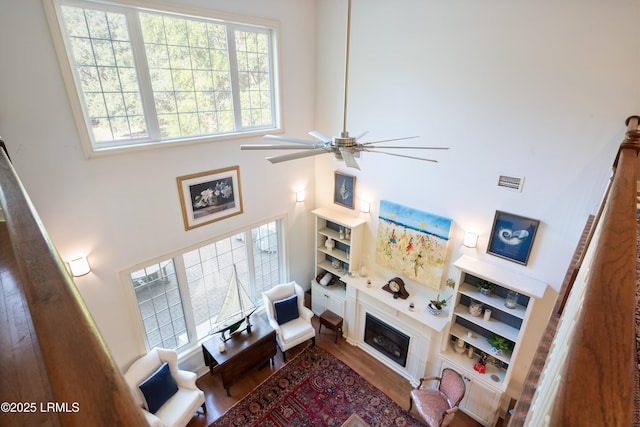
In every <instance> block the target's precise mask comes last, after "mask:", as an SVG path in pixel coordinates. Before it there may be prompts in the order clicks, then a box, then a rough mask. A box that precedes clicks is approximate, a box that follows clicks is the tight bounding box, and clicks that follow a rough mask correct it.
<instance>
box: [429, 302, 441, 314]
mask: <svg viewBox="0 0 640 427" xmlns="http://www.w3.org/2000/svg"><path fill="white" fill-rule="evenodd" d="M426 310H427V312H428V313H430V314H433V315H434V316H437V315H438V314H440V313H442V309H441V308H436V307H434V306H433V305H431V303H429V304H428V305H427V308H426Z"/></svg>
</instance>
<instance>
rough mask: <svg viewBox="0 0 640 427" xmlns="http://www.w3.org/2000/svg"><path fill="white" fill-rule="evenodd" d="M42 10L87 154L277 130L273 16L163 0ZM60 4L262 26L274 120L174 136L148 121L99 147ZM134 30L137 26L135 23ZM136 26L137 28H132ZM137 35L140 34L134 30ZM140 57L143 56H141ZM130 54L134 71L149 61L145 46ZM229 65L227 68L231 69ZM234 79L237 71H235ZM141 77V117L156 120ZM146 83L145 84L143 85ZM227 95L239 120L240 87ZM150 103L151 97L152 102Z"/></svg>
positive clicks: (51, 2) (52, 1) (49, 5)
mask: <svg viewBox="0 0 640 427" xmlns="http://www.w3.org/2000/svg"><path fill="white" fill-rule="evenodd" d="M43 4H44V9H45V15H46V18H47V21H48V23H49V29H50V32H51V36H52V41H53V44H54V50H55V52H56V56H57V58H58V63H59V65H60V70H61V74H62V78H63V80H64V84H65V89H66V92H67V97H68V99H69V103H70V106H71V111H72V114H73V117H74V122H75V124H76V128H77V131H78V135H79V138H80V142H81V145H82V148H83V151H84V154H85V156H86V157H87V158H93V157H101V156H104V155H112V154H122V153H128V152H135V151H140V150H146V149H154V148H161V147H165V146H176V145H189V144H198V143H206V142H215V141H227V140H234V139H239V138H248V137H254V136H261V135H265V134H268V133H278V132H281V131H282V130H283V129H282V93H281V73H280V24H279V22H277V21H272V20H268V19H262V18H256V17H249V16H243V15H236V14H230V13H224V12H219V11H216V10H212V9H206V8H201V7H195V6H185V5H175V4H166V3H162V2H158V1H153V2H151V3H149V2H146V1H145V2H142V1H138V0H116V1H101V0H43ZM64 5H68V6H76V7H96V6H97V7H98V8H100V9H101V10H105V11H110V12H116V13H122V14H125V15H127V18H128V19H130V18H131V16H132V15H135V14H136V13H137V12H151V13H154V12H157V13H167V14H174V15H178V16H180V15H181V16H184V17H185V18H193V19H197V20H214V21H219V22H221V23H223V24H225V25H226V26H228V30H227V31H234V30H235V29H243V28H244V29H250V28H251V27H254V28H257V29H259V30H260V31H261V32H263V31H265V30H266V31H267V32H269V33H270V46H271V52H270V55H269V59H270V71H271V74H272V79H271V84H272V87H271V89H272V94H271V96H272V111H271V114H272V118H273V125H272V126H265V127H255V128H248V129H245V130H243V129H240V130H235V131H232V132H228V133H219V134H208V135H195V136H180V137H176V138H165V139H157V140H155V139H152V138H154V137H155V136H154V135H153V134H152V133H153V131H152V129H151V125H149V126H148V129H147V132H148V134H149V135H148V136H147V137H146V138H144V139H135V138H132V139H128V140H126V141H117V140H116V141H111V142H109V143H107V144H98V145H102V146H96V144H95V143H94V141H93V138H92V136H91V132H90V126H91V125H90V120H91V119H90V117H89V116H88V111H87V109H86V108H85V105H84V101H83V96H82V95H81V94H82V88H81V87H80V80H79V79H78V78H77V77H78V76H77V69H76V67H74V66H73V65H72V64H73V63H74V60H73V59H72V53H71V52H70V51H69V50H68V46H70V45H69V43H65V37H66V35H65V34H64V33H63V31H62V26H63V25H64V19H63V17H62V13H61V7H62V6H64ZM135 27H137V28H138V29H139V25H137V24H136V25H135ZM136 31H137V30H136ZM139 36H140V37H141V34H140V35H139ZM135 37H136V36H135V35H134V34H130V38H131V39H132V43H133V39H134V38H135ZM141 57H142V58H141ZM134 58H135V61H136V73H137V74H138V75H140V71H139V70H138V67H140V68H143V69H148V63H147V62H146V54H145V53H144V49H142V53H140V51H139V49H138V52H136V51H134ZM140 59H143V60H144V63H141V64H139V63H138V61H139V60H140ZM233 72H234V71H233V70H230V73H233ZM236 78H237V76H236ZM145 80H146V79H140V78H139V86H140V93H141V98H142V104H143V106H144V116H145V119H146V120H148V122H149V123H153V122H157V115H153V116H152V117H149V108H148V105H147V104H148V103H149V98H148V95H149V94H148V93H147V94H146V95H145V93H144V92H145V91H148V90H149V89H151V88H150V85H151V82H150V80H146V81H145ZM143 86H146V87H143ZM232 97H233V99H234V106H233V110H234V122H235V123H238V121H239V120H240V118H239V117H236V112H237V110H239V108H240V107H239V105H237V102H236V101H237V99H238V97H239V92H238V91H237V88H232ZM151 102H153V101H151ZM151 110H153V111H155V108H152V109H151Z"/></svg>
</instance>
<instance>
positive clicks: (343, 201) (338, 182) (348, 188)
mask: <svg viewBox="0 0 640 427" xmlns="http://www.w3.org/2000/svg"><path fill="white" fill-rule="evenodd" d="M333 203H335V204H336V205H340V206H344V207H345V208H349V209H355V207H356V177H355V176H353V175H347V174H344V173H342V172H337V171H336V172H335V182H334V187H333Z"/></svg>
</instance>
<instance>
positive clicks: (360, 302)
mask: <svg viewBox="0 0 640 427" xmlns="http://www.w3.org/2000/svg"><path fill="white" fill-rule="evenodd" d="M342 281H344V282H345V283H346V285H347V289H346V304H347V307H346V313H345V315H346V319H345V320H346V322H347V325H349V326H348V328H347V342H349V343H350V344H352V345H355V346H358V347H360V348H362V349H363V350H364V351H366V352H367V353H369V354H371V355H372V356H373V357H375V358H376V359H378V360H380V361H381V362H382V363H384V364H385V365H387V366H388V367H389V368H391V369H393V370H394V371H396V372H398V373H399V374H400V375H402V376H404V377H405V378H407V379H408V380H409V381H410V382H411V383H412V384H413V385H414V386H415V385H417V384H418V383H419V380H420V378H421V377H423V376H425V375H426V374H427V373H429V372H431V371H432V368H433V367H432V365H433V363H434V362H435V360H436V358H437V354H438V350H439V346H440V341H441V333H442V331H443V330H444V329H445V327H446V326H447V323H448V319H449V316H448V312H447V311H446V309H445V310H443V312H442V313H440V315H438V316H434V315H432V314H430V313H428V312H426V310H425V309H426V306H427V305H428V304H429V301H430V300H431V299H433V296H432V295H430V294H429V293H428V292H425V290H421V289H415V287H414V286H411V285H408V286H407V287H406V289H407V291H408V292H409V297H408V298H407V299H401V298H397V299H394V298H393V295H392V294H391V293H389V292H387V291H385V290H383V289H382V287H383V286H384V285H385V284H386V283H387V281H388V280H386V279H383V278H382V277H375V276H372V277H367V278H364V277H343V278H342ZM368 281H370V283H368ZM410 303H413V304H414V308H413V310H411V309H410V308H409V304H410ZM366 313H371V314H372V315H374V316H375V317H377V318H380V319H381V320H383V321H384V322H386V323H388V324H389V325H391V326H393V327H394V328H396V329H398V330H400V331H402V332H403V333H405V334H407V335H409V337H410V345H409V354H408V358H407V363H406V365H405V366H404V367H403V366H400V365H399V364H397V363H396V362H395V361H393V360H391V359H389V358H388V357H387V356H385V355H384V354H382V353H380V352H379V351H377V350H376V349H374V348H373V347H371V346H370V345H369V344H367V343H365V342H364V323H365V321H364V319H365V316H366ZM432 341H433V342H434V345H433V346H432V345H431V342H432Z"/></svg>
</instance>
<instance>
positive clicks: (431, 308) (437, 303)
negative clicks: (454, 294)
mask: <svg viewBox="0 0 640 427" xmlns="http://www.w3.org/2000/svg"><path fill="white" fill-rule="evenodd" d="M450 299H451V297H449V298H447V299H444V298H440V294H438V296H437V297H436V298H435V299H432V300H431V301H429V304H427V311H428V312H429V313H431V314H433V315H434V316H437V315H438V314H440V313H442V309H443V308H445V307H446V306H447V304H448V303H449V300H450Z"/></svg>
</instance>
